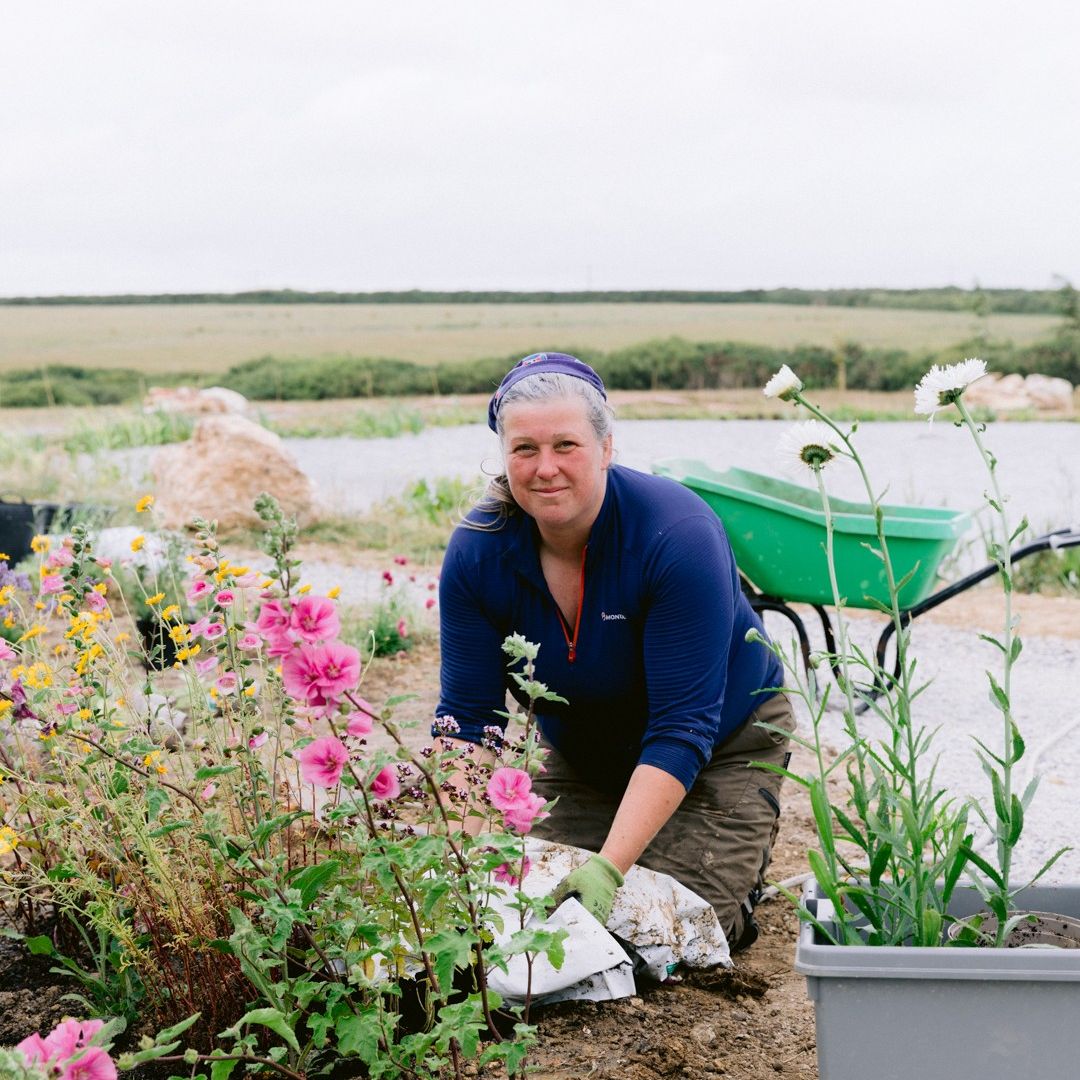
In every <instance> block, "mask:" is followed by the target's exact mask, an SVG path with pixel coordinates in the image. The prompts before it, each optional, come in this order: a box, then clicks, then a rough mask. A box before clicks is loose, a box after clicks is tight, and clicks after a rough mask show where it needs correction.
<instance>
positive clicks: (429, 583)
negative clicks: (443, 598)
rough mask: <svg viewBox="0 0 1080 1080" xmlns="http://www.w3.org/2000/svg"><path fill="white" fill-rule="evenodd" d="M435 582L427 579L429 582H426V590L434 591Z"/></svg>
mask: <svg viewBox="0 0 1080 1080" xmlns="http://www.w3.org/2000/svg"><path fill="white" fill-rule="evenodd" d="M437 584H438V583H437V582H434V581H429V582H428V583H427V587H428V592H434V591H435V586H436V585H437Z"/></svg>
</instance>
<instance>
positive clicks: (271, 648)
mask: <svg viewBox="0 0 1080 1080" xmlns="http://www.w3.org/2000/svg"><path fill="white" fill-rule="evenodd" d="M265 640H266V655H267V656H288V655H289V653H291V652H294V651H295V650H294V648H293V647H294V646H295V645H296V642H295V641H293V639H292V637H290V636H289V635H288V634H267V635H266V638H265Z"/></svg>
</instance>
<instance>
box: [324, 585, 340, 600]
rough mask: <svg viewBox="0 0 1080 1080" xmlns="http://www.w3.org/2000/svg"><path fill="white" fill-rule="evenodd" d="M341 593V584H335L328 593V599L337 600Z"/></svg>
mask: <svg viewBox="0 0 1080 1080" xmlns="http://www.w3.org/2000/svg"><path fill="white" fill-rule="evenodd" d="M340 595H341V586H340V585H335V586H334V587H333V588H332V589H331V590H330V591H329V592H328V593H327V594H326V596H327V599H329V600H336V599H337V598H338V597H339V596H340Z"/></svg>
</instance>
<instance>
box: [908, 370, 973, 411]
mask: <svg viewBox="0 0 1080 1080" xmlns="http://www.w3.org/2000/svg"><path fill="white" fill-rule="evenodd" d="M985 374H986V361H985V360H977V359H975V358H972V359H969V360H963V361H961V362H960V363H959V364H949V366H948V367H938V365H937V364H934V366H933V367H932V368H931V369H930V370H929V371H928V372H927V373H926V374H925V375H924V376H923V377H922V379H921V380H920V382H919V385H918V386H916V387H915V412H916V413H918V414H919V415H920V416H929V417H930V419H931V420H933V418H934V413H936V412H937V411H938V410H939V409H944V408H946V407H948V406H949V405H952V404H954V403H955V402H956V401H957V400H958V399H959V398H960V395H961V394H963V392H964V391H965V390H966V389H967V388H968V387H969V386H970V385H971V384H972V383H973V382H974V381H975V380H976V379H981V378H982V377H983V376H984V375H985Z"/></svg>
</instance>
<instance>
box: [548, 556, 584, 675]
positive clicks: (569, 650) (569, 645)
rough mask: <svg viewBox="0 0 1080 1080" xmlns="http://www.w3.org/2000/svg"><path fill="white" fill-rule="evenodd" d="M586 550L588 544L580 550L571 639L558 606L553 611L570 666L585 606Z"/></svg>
mask: <svg viewBox="0 0 1080 1080" xmlns="http://www.w3.org/2000/svg"><path fill="white" fill-rule="evenodd" d="M588 550H589V545H588V544H586V545H585V546H584V547H583V548H582V549H581V579H580V582H579V584H578V598H577V618H576V619H574V636H573V637H571V636H570V628H569V626H567V623H566V618H565V617H564V615H563V613H562V611H561V610H560V608H559V605H558V604H556V605H555V610H556V611H557V612H558V614H559V625H560V626H561V627H562V632H563V637H564V638H566V657H567V660H568V661H569V662H570V663H571V664H572V663H573V662H574V659H575V658H576V657H577V643H578V634H579V633H580V631H581V609H582V607H583V606H584V604H585V555H586V554H587V553H588Z"/></svg>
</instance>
